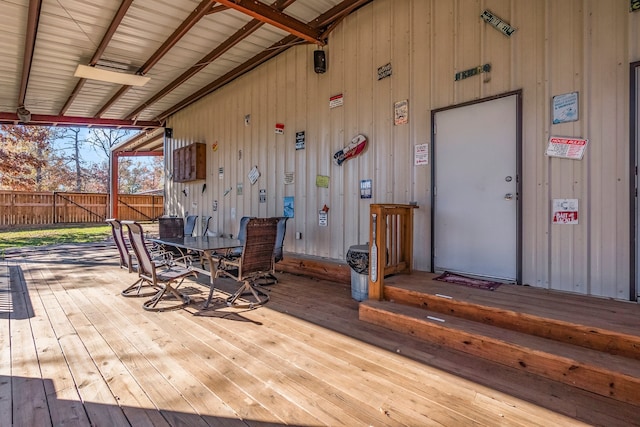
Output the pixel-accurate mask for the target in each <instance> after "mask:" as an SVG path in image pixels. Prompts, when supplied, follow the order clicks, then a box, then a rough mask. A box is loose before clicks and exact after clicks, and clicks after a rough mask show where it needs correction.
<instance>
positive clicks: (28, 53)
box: [18, 0, 42, 106]
mask: <svg viewBox="0 0 640 427" xmlns="http://www.w3.org/2000/svg"><path fill="white" fill-rule="evenodd" d="M41 8H42V0H30V1H29V14H28V15H27V32H26V34H25V37H24V38H25V40H24V52H23V56H22V77H21V78H20V92H19V93H18V106H23V105H24V102H25V99H26V97H27V86H28V85H29V75H30V74H31V63H32V62H33V50H34V48H35V45H36V34H37V33H38V21H39V20H40V9H41Z"/></svg>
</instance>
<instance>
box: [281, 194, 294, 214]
mask: <svg viewBox="0 0 640 427" xmlns="http://www.w3.org/2000/svg"><path fill="white" fill-rule="evenodd" d="M282 216H284V217H287V218H293V196H287V197H285V198H284V210H283V212H282Z"/></svg>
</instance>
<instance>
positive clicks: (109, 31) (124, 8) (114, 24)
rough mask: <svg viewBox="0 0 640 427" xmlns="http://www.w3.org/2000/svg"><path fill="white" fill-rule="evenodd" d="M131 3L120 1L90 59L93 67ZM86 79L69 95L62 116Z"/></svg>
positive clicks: (81, 80)
mask: <svg viewBox="0 0 640 427" xmlns="http://www.w3.org/2000/svg"><path fill="white" fill-rule="evenodd" d="M131 3H133V0H122V3H120V7H119V8H118V11H117V12H116V15H115V16H114V17H113V19H112V20H111V24H109V28H107V32H106V33H105V34H104V36H103V37H102V41H101V42H100V44H99V45H98V48H97V49H96V51H95V52H94V53H93V56H92V57H91V60H90V61H89V65H90V66H92V67H93V66H94V65H96V64H97V63H98V61H99V60H100V58H101V57H102V54H103V53H104V51H105V50H106V49H107V46H108V45H109V42H110V41H111V39H112V38H113V35H114V34H115V32H116V30H117V29H118V27H119V26H120V23H121V22H122V20H123V19H124V17H125V15H126V14H127V11H128V10H129V7H130V6H131ZM86 81H87V79H84V78H81V79H80V80H78V83H76V87H75V88H73V90H72V91H71V95H69V98H67V102H65V103H64V105H63V106H62V108H61V109H60V112H59V113H58V114H59V115H60V116H64V114H65V113H66V112H67V111H68V110H69V108H70V107H71V104H72V103H73V101H74V100H75V99H76V97H77V96H78V94H79V93H80V91H81V90H82V87H83V86H84V84H85V82H86Z"/></svg>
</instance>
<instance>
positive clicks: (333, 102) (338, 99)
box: [329, 94, 344, 108]
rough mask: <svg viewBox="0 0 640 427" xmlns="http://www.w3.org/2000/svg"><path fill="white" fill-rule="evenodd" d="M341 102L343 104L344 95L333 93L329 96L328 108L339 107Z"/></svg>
mask: <svg viewBox="0 0 640 427" xmlns="http://www.w3.org/2000/svg"><path fill="white" fill-rule="evenodd" d="M343 104H344V96H343V95H342V94H340V95H333V96H332V97H331V98H329V108H336V107H340V106H342V105H343Z"/></svg>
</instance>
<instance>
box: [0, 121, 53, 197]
mask: <svg viewBox="0 0 640 427" xmlns="http://www.w3.org/2000/svg"><path fill="white" fill-rule="evenodd" d="M55 134H56V133H55V131H54V130H52V128H47V127H40V126H20V125H18V126H11V125H2V126H0V186H1V187H2V188H6V189H9V190H31V191H42V190H43V188H42V187H43V178H44V175H43V168H44V167H45V166H46V165H47V161H48V157H49V152H50V148H51V145H52V141H53V139H54V138H55Z"/></svg>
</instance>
